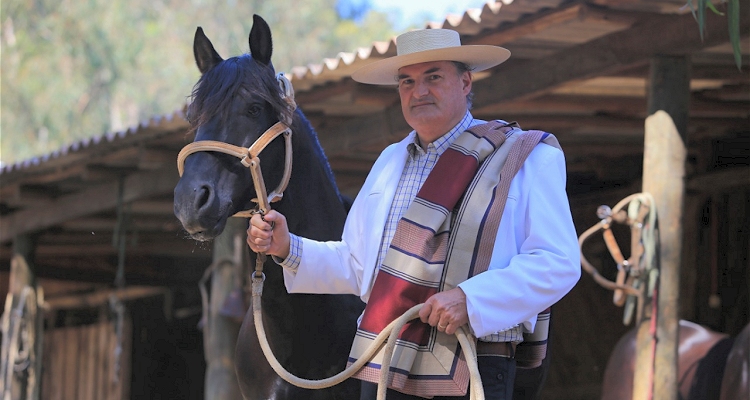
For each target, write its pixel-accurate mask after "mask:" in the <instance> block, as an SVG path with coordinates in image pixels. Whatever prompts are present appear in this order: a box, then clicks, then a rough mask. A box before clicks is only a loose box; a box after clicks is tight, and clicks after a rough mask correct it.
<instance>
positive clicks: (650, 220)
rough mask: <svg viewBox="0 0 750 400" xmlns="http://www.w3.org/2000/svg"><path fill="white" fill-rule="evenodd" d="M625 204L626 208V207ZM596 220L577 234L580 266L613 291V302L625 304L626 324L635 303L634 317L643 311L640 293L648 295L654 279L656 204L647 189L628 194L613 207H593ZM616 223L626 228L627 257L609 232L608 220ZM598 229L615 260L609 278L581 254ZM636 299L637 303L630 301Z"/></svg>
mask: <svg viewBox="0 0 750 400" xmlns="http://www.w3.org/2000/svg"><path fill="white" fill-rule="evenodd" d="M626 206H627V208H626ZM626 210H627V211H626ZM597 216H598V217H599V218H600V221H599V223H597V224H596V225H594V226H592V227H591V228H589V229H587V230H586V231H585V232H584V233H582V234H581V236H580V237H579V238H578V244H579V246H580V247H581V253H580V254H581V266H582V267H583V269H584V270H585V271H586V272H588V273H589V274H590V275H591V276H592V277H593V278H594V281H596V282H597V283H598V284H599V285H601V286H602V287H604V288H607V289H610V290H612V291H614V297H613V302H614V304H615V305H617V306H619V307H622V306H623V305H624V306H625V313H624V315H623V323H624V324H625V325H628V324H629V323H630V321H631V319H632V317H633V312H634V310H633V309H634V307H636V306H637V310H635V312H636V320H638V321H640V320H641V317H642V315H643V310H642V305H643V297H644V296H649V295H650V293H651V292H652V288H650V287H647V286H646V285H647V284H648V285H650V286H652V285H653V284H654V282H655V281H656V274H658V268H657V266H656V261H655V259H654V257H655V255H656V251H657V250H656V247H657V246H658V238H657V236H656V233H655V232H656V231H655V228H656V206H655V204H654V199H653V197H652V196H651V194H649V193H636V194H632V195H630V196H628V197H626V198H624V199H622V200H620V202H618V203H617V204H616V205H615V206H614V208H611V209H610V208H609V207H608V206H600V207H599V209H598V210H597ZM613 223H619V224H623V225H627V226H628V227H629V228H630V252H631V254H630V257H629V258H625V256H623V254H622V251H621V250H620V246H619V245H618V244H617V241H616V240H615V236H614V234H613V233H612V229H611V228H612V224H613ZM598 231H602V235H603V237H604V243H605V245H606V246H607V250H609V253H610V255H611V256H612V258H613V259H614V261H615V262H616V263H617V277H616V279H615V281H611V280H609V279H607V278H605V277H603V276H602V275H601V274H600V273H599V270H598V269H597V268H596V267H594V266H593V265H592V264H591V263H590V262H589V261H588V260H587V259H586V257H585V256H584V254H583V244H584V242H585V241H586V240H587V239H588V238H589V237H590V236H591V235H593V234H594V233H596V232H598ZM634 303H637V304H634Z"/></svg>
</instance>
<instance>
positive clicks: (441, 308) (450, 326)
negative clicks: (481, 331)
mask: <svg viewBox="0 0 750 400" xmlns="http://www.w3.org/2000/svg"><path fill="white" fill-rule="evenodd" d="M419 319H421V320H422V322H424V323H426V324H429V325H430V326H437V328H438V330H439V331H445V333H447V334H449V335H452V334H454V333H456V330H457V329H458V327H459V326H461V325H465V324H468V323H469V312H468V311H467V310H466V294H465V293H464V291H463V290H462V289H461V288H458V287H457V288H455V289H451V290H446V291H445V292H440V293H435V294H434V295H432V297H430V298H429V299H427V301H425V302H424V307H422V309H421V310H419Z"/></svg>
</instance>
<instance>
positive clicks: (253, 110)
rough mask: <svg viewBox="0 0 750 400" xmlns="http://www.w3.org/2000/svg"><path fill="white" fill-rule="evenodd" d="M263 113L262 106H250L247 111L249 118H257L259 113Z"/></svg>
mask: <svg viewBox="0 0 750 400" xmlns="http://www.w3.org/2000/svg"><path fill="white" fill-rule="evenodd" d="M261 111H263V106H262V105H260V104H253V105H251V106H250V108H249V109H248V110H247V113H248V115H250V116H251V117H257V116H259V115H260V112H261Z"/></svg>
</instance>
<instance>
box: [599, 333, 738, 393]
mask: <svg viewBox="0 0 750 400" xmlns="http://www.w3.org/2000/svg"><path fill="white" fill-rule="evenodd" d="M635 343H636V330H635V329H632V330H630V331H628V332H627V333H626V334H625V335H624V336H623V337H622V338H620V340H619V341H618V342H617V345H615V348H614V350H613V351H612V354H611V355H610V358H609V361H608V362H607V369H606V370H605V372H604V382H603V384H602V397H601V399H602V400H630V399H632V397H633V376H634V372H635V353H636V351H635ZM749 344H750V324H749V325H748V326H747V327H745V329H744V330H743V332H742V334H740V336H739V337H737V339H736V340H732V339H731V338H730V337H729V335H727V334H724V333H719V332H715V331H713V330H711V329H709V328H706V327H705V326H702V325H698V324H695V323H692V322H688V321H684V320H681V321H680V328H679V343H678V360H677V362H678V367H677V377H678V390H679V398H680V399H687V400H693V399H696V400H697V399H706V400H708V399H716V400H719V399H720V393H721V396H722V397H721V400H729V399H749V398H750V397H749V396H748V365H749V363H750V361H749V360H750V358H748V356H749V349H750V345H749ZM733 345H734V346H733ZM743 368H744V375H742V371H743ZM722 378H723V379H724V381H722Z"/></svg>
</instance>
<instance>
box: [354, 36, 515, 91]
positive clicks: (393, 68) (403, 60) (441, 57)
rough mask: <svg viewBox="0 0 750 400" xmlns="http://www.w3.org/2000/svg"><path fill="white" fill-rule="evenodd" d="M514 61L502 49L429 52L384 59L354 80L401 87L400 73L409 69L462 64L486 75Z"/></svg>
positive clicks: (486, 47)
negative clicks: (434, 63)
mask: <svg viewBox="0 0 750 400" xmlns="http://www.w3.org/2000/svg"><path fill="white" fill-rule="evenodd" d="M508 58H510V51H508V49H505V48H503V47H499V46H490V45H467V46H455V47H446V48H442V49H434V50H426V51H420V52H416V53H411V54H404V55H400V56H394V57H389V58H384V59H382V60H378V61H375V62H373V63H370V64H367V65H365V66H363V67H362V68H360V69H358V70H356V71H354V73H353V74H352V79H354V80H355V81H357V82H361V83H368V84H371V85H396V84H398V79H397V76H398V70H399V69H400V68H401V67H405V66H407V65H414V64H420V63H424V62H431V61H458V62H462V63H464V64H467V65H468V66H469V67H471V70H472V71H473V72H479V71H484V70H486V69H488V68H492V67H494V66H496V65H499V64H501V63H502V62H504V61H505V60H507V59H508Z"/></svg>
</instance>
